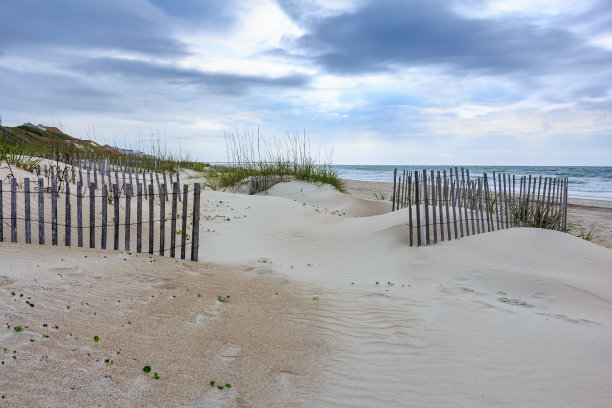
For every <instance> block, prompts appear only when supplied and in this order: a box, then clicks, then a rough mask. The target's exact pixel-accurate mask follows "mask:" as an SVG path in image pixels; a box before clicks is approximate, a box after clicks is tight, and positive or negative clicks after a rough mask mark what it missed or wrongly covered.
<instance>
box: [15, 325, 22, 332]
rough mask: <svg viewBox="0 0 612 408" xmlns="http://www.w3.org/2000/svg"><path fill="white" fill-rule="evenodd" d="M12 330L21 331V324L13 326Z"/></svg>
mask: <svg viewBox="0 0 612 408" xmlns="http://www.w3.org/2000/svg"><path fill="white" fill-rule="evenodd" d="M13 330H15V331H16V332H20V331H21V326H15V327H13Z"/></svg>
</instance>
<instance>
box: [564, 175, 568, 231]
mask: <svg viewBox="0 0 612 408" xmlns="http://www.w3.org/2000/svg"><path fill="white" fill-rule="evenodd" d="M568 190H569V177H566V178H565V196H564V197H563V232H567V192H568Z"/></svg>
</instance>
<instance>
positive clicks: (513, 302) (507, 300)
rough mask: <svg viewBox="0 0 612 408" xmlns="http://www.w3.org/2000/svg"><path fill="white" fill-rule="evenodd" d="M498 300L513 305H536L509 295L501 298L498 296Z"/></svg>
mask: <svg viewBox="0 0 612 408" xmlns="http://www.w3.org/2000/svg"><path fill="white" fill-rule="evenodd" d="M497 301H498V302H502V303H505V304H507V305H513V306H522V307H534V306H533V305H531V304H529V303H527V302H525V301H524V300H520V299H510V298H507V297H500V298H497Z"/></svg>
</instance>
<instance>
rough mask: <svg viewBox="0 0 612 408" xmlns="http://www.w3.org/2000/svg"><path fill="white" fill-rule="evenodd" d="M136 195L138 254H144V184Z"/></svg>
mask: <svg viewBox="0 0 612 408" xmlns="http://www.w3.org/2000/svg"><path fill="white" fill-rule="evenodd" d="M136 174H138V173H136ZM136 194H137V196H136V252H142V184H140V183H138V190H137V192H136Z"/></svg>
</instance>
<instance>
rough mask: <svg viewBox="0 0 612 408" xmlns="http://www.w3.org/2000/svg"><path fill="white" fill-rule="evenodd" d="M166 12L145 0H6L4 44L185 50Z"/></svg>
mask: <svg viewBox="0 0 612 408" xmlns="http://www.w3.org/2000/svg"><path fill="white" fill-rule="evenodd" d="M165 23H166V21H165V19H164V16H163V15H161V13H158V12H156V10H155V9H154V8H153V7H151V6H150V5H149V3H147V2H145V1H142V0H135V1H129V2H124V1H119V0H104V1H102V0H91V1H89V0H88V1H70V0H56V1H34V0H20V1H10V2H3V4H2V14H1V16H0V47H2V48H3V49H5V50H6V49H8V48H19V47H23V46H32V45H36V46H38V47H49V46H57V47H62V48H66V47H76V48H79V47H84V48H88V49H92V48H93V49H95V48H101V49H118V50H128V51H132V52H134V51H135V52H139V53H144V54H150V55H156V56H178V55H183V54H185V53H186V50H185V48H184V45H183V44H182V43H181V42H179V41H177V40H175V39H173V38H172V27H170V26H168V25H166V24H165Z"/></svg>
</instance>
